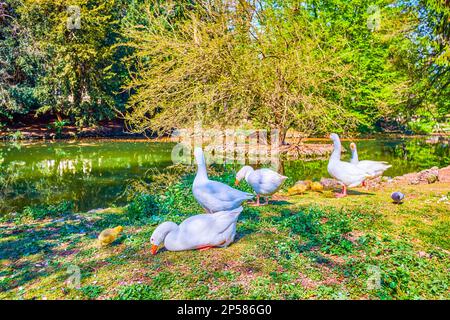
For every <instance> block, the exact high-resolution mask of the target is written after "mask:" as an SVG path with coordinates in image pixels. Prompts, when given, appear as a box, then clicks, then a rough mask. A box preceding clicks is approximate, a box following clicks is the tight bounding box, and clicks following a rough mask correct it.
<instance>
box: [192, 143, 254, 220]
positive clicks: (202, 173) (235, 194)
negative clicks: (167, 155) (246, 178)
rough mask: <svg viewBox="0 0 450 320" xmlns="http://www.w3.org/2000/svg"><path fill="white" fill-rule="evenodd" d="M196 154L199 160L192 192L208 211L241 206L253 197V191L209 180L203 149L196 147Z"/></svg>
mask: <svg viewBox="0 0 450 320" xmlns="http://www.w3.org/2000/svg"><path fill="white" fill-rule="evenodd" d="M194 156H195V160H196V161H197V175H196V176H195V179H194V184H193V185H192V193H193V194H194V198H195V199H196V200H197V202H198V203H199V204H200V205H201V206H202V207H203V208H204V209H205V210H206V212H208V213H214V212H219V211H228V210H232V209H235V208H237V207H239V206H240V205H241V204H242V202H244V201H246V200H250V199H252V198H253V195H252V194H251V193H248V192H242V191H240V190H237V189H234V188H232V187H230V186H228V185H226V184H224V183H222V182H218V181H212V180H209V179H208V173H207V172H206V161H205V156H204V155H203V150H202V149H201V148H195V150H194Z"/></svg>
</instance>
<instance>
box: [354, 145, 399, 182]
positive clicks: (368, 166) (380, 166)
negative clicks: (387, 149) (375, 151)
mask: <svg viewBox="0 0 450 320" xmlns="http://www.w3.org/2000/svg"><path fill="white" fill-rule="evenodd" d="M350 149H351V150H352V159H351V160H350V163H352V164H355V165H356V166H357V167H358V168H360V169H363V170H365V171H367V172H368V173H369V174H371V175H372V176H373V177H374V178H375V177H379V176H381V175H382V174H383V172H385V171H386V170H387V169H389V168H390V167H392V165H390V164H389V163H387V162H385V161H372V160H362V161H359V159H358V150H357V149H356V144H355V143H353V142H352V143H350Z"/></svg>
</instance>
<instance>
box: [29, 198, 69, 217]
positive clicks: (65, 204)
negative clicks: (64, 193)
mask: <svg viewBox="0 0 450 320" xmlns="http://www.w3.org/2000/svg"><path fill="white" fill-rule="evenodd" d="M72 210H73V203H72V202H70V201H66V200H64V201H61V202H59V203H57V204H51V205H46V204H42V205H37V206H27V207H25V209H24V210H23V214H22V215H23V216H25V217H30V218H33V219H44V218H47V217H57V216H62V215H64V214H68V213H71V212H72Z"/></svg>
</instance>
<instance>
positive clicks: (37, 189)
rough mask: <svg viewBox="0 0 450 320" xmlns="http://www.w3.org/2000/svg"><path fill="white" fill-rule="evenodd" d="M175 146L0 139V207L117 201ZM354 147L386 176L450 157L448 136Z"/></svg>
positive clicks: (299, 165)
mask: <svg viewBox="0 0 450 320" xmlns="http://www.w3.org/2000/svg"><path fill="white" fill-rule="evenodd" d="M349 143H350V142H344V143H343V145H344V147H345V148H348V144H349ZM173 146H174V144H172V143H150V142H129V141H126V142H123V141H95V142H83V141H82V142H55V143H34V144H19V143H13V144H0V212H1V213H4V212H11V211H14V210H20V209H22V208H23V207H24V206H26V205H30V204H38V203H45V202H47V203H51V202H55V201H61V200H65V199H68V200H73V201H74V202H75V204H76V207H77V209H79V210H88V209H92V208H97V207H105V206H108V205H111V204H112V203H116V204H118V205H121V204H123V203H121V202H120V201H117V197H118V196H119V195H120V194H121V193H122V192H123V191H124V189H125V187H126V185H127V181H129V180H130V179H135V178H139V177H142V176H144V174H145V172H146V171H147V170H149V169H154V168H157V169H162V168H165V167H167V166H169V165H172V161H171V151H172V148H173ZM358 152H359V154H360V159H361V160H363V159H371V160H380V161H381V160H382V161H388V162H389V163H391V164H392V165H393V167H392V168H390V169H388V170H387V171H386V172H385V174H386V175H388V176H396V175H401V174H404V173H408V172H412V171H417V170H422V169H426V168H429V167H432V166H439V167H443V166H446V165H448V164H449V163H450V156H449V146H448V140H444V141H443V140H438V141H437V142H436V141H435V140H433V141H426V140H425V139H422V140H417V139H415V140H384V141H383V140H366V141H359V142H358ZM349 157H350V154H349V153H346V154H344V156H343V158H344V159H346V160H348V159H349ZM281 163H282V169H283V171H284V173H285V174H286V175H288V176H290V177H292V178H293V179H294V180H298V179H320V177H326V176H328V173H327V170H326V167H327V163H328V162H327V160H326V159H322V160H314V161H306V160H295V161H282V162H281Z"/></svg>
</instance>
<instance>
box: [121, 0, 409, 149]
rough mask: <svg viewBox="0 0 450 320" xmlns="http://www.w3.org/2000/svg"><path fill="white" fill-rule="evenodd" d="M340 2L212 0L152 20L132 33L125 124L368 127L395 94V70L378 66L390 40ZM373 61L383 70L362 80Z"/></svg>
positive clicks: (161, 127)
mask: <svg viewBox="0 0 450 320" xmlns="http://www.w3.org/2000/svg"><path fill="white" fill-rule="evenodd" d="M344 3H345V2H342V1H334V2H332V3H331V5H330V2H329V1H328V2H325V1H324V2H320V3H319V2H318V1H310V2H309V1H307V2H302V3H299V2H297V1H239V2H237V3H236V2H235V1H208V2H200V3H198V4H197V5H196V6H195V7H194V8H193V9H192V10H190V11H187V13H186V15H185V17H184V19H180V20H177V21H176V22H169V21H168V19H166V18H165V17H164V15H160V14H158V12H154V13H152V14H150V15H148V19H149V21H150V22H149V23H148V27H143V28H141V27H138V28H132V29H130V30H129V31H128V36H129V37H130V39H131V41H130V42H129V43H128V45H129V46H130V47H132V48H133V49H134V52H135V54H134V57H135V58H136V59H137V61H138V64H137V65H138V69H137V72H135V73H134V74H133V76H132V80H131V81H130V82H129V83H128V86H127V88H128V89H129V90H133V91H134V92H135V93H134V94H133V96H132V97H131V98H130V100H129V102H128V105H127V109H128V110H127V111H128V112H127V120H128V123H129V124H130V125H131V127H132V128H134V130H136V131H144V130H152V131H158V132H168V131H170V130H172V129H173V128H174V127H182V126H189V125H193V122H194V121H198V120H201V121H202V122H203V124H204V125H207V126H222V127H223V126H225V125H226V126H229V125H242V123H243V122H244V121H250V122H251V123H252V125H254V126H257V127H262V128H265V129H266V128H267V129H271V130H272V129H277V130H279V131H280V133H281V135H280V138H281V142H284V137H285V134H286V131H287V130H288V129H289V128H295V129H297V130H300V131H301V132H303V133H304V134H305V135H309V134H313V133H314V134H320V133H325V132H329V131H330V130H334V131H343V130H345V131H349V130H355V129H356V127H357V126H358V125H359V124H360V123H361V122H363V121H364V120H366V121H367V119H370V120H371V121H370V124H373V123H374V122H375V121H376V117H373V115H374V114H376V115H377V116H378V117H379V115H380V114H383V113H386V109H387V108H380V107H379V102H380V100H382V98H386V97H389V98H391V99H392V98H393V97H394V96H395V95H396V88H397V85H398V84H397V83H394V82H395V81H392V79H393V78H395V77H398V73H396V71H392V70H389V68H392V69H393V67H392V65H389V63H388V62H384V63H380V61H381V60H382V59H386V57H387V56H389V52H390V51H389V44H390V42H389V41H388V40H385V42H387V43H382V44H380V45H379V42H380V41H379V39H377V37H376V36H375V35H374V34H373V33H372V32H371V31H370V30H367V26H366V20H364V18H367V15H363V16H362V17H360V16H359V15H358V13H356V14H355V13H354V10H353V8H354V6H350V5H344ZM368 3H369V2H368V1H364V4H366V5H368ZM350 9H351V10H353V11H351V10H350ZM351 12H353V13H352V15H350V13H351ZM396 12H397V11H396ZM342 13H346V14H347V15H344V16H342V15H341V14H342ZM336 16H340V17H339V18H337V17H336ZM353 23H357V24H358V27H352V24H353ZM345 24H347V28H345ZM363 28H365V31H363ZM361 32H362V34H361ZM385 38H386V36H385ZM377 41H378V42H377ZM374 42H375V43H374ZM371 43H373V44H371ZM364 46H365V47H364ZM372 49H375V50H378V51H376V53H373V51H371V50H372ZM371 55H372V56H376V60H375V61H376V62H377V63H380V66H377V67H376V68H374V70H372V73H368V74H367V72H366V71H367V70H368V69H370V68H371V67H372V66H369V64H368V63H367V60H370V59H371ZM364 60H366V61H364ZM362 62H363V63H362ZM364 63H366V66H364ZM377 71H383V72H385V74H386V73H388V71H389V72H391V73H389V74H388V75H385V74H383V75H382V76H379V75H378V74H377ZM374 79H376V81H377V82H376V85H374V83H372V82H371V81H373V80H374ZM361 80H363V81H361ZM400 80H401V81H403V79H400ZM401 81H400V82H401ZM387 88H391V89H390V90H387ZM371 89H375V90H376V91H377V92H382V94H379V95H378V97H377V96H376V94H371V93H370V90H371ZM383 90H384V91H383ZM349 92H352V94H353V95H354V97H353V99H351V97H350V94H349ZM355 95H356V99H355ZM367 97H371V98H370V101H367V100H368V99H366V98H367ZM355 100H356V102H355ZM392 100H394V99H392ZM364 101H365V102H364ZM389 102H391V101H389ZM358 104H359V105H358ZM374 110H375V111H374ZM364 113H366V116H364ZM361 115H362V116H361Z"/></svg>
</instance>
